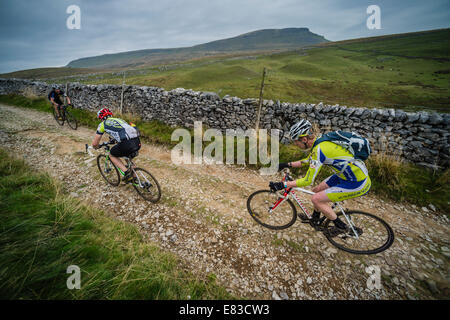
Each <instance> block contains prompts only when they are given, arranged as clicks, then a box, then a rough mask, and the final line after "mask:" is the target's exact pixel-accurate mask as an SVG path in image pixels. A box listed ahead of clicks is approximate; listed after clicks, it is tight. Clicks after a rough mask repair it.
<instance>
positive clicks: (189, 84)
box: [0, 29, 450, 112]
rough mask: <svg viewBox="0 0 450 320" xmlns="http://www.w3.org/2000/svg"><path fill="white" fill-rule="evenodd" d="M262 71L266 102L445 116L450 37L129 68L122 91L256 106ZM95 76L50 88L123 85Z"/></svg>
mask: <svg viewBox="0 0 450 320" xmlns="http://www.w3.org/2000/svg"><path fill="white" fill-rule="evenodd" d="M250 35H251V34H250ZM243 36H244V35H243ZM243 36H242V37H243ZM257 36H258V34H253V35H251V37H257ZM242 39H244V38H241V40H242ZM230 41H231V40H230ZM233 41H234V40H233ZM250 42H252V41H249V43H250ZM208 45H209V46H218V47H220V45H221V44H220V41H217V42H216V43H215V44H214V42H213V43H210V44H208ZM235 45H236V46H239V44H238V43H236V44H235ZM174 50H175V49H174ZM264 67H266V68H267V70H268V73H267V77H266V86H265V89H264V98H265V99H272V100H280V101H288V102H309V103H318V102H320V101H322V102H324V103H330V104H336V103H338V104H342V105H347V106H365V107H381V108H383V107H394V108H401V109H405V110H424V109H425V110H436V111H440V112H449V106H450V95H449V90H448V88H449V87H450V29H444V30H432V31H425V32H416V33H406V34H397V35H387V36H380V37H372V38H362V39H352V40H346V41H339V42H327V43H321V44H318V45H314V46H309V47H307V48H301V49H297V50H291V51H288V52H281V53H265V54H262V53H255V52H253V53H248V52H244V51H236V52H233V53H231V52H230V53H223V54H222V55H220V56H212V57H211V56H208V57H197V58H195V59H190V60H187V61H183V62H177V63H172V64H166V63H164V64H161V65H157V66H145V67H142V66H141V67H136V68H134V69H133V68H128V69H127V71H126V83H127V84H134V85H146V86H158V87H163V88H165V89H166V90H171V89H174V88H178V87H182V88H186V89H194V90H198V91H215V92H217V93H218V94H219V95H220V96H224V95H226V94H228V95H231V96H238V97H241V98H246V97H254V98H257V97H259V86H260V83H261V74H262V70H263V68H264ZM64 70H65V71H64V72H68V70H70V68H64ZM72 70H74V69H72ZM82 70H87V69H82ZM94 70H97V73H96V74H93V75H89V74H84V75H80V76H79V77H70V78H61V77H60V75H59V74H56V72H55V73H54V76H48V77H49V78H50V79H48V81H50V82H64V81H71V82H73V81H79V82H82V83H86V84H98V83H109V84H121V83H122V79H123V77H122V74H121V73H120V72H117V70H116V71H114V72H111V71H109V72H107V70H104V69H103V70H101V69H94ZM27 71H29V70H26V71H23V72H27ZM76 73H77V71H76V70H74V72H73V73H72V74H76ZM99 73H102V74H99ZM49 74H50V73H46V75H49ZM4 76H5V75H0V77H4ZM24 78H27V77H25V76H24Z"/></svg>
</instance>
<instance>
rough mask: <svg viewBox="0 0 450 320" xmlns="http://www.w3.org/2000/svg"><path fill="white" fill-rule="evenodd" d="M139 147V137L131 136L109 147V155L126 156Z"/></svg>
mask: <svg viewBox="0 0 450 320" xmlns="http://www.w3.org/2000/svg"><path fill="white" fill-rule="evenodd" d="M140 148H141V141H140V140H139V138H133V139H129V140H125V141H122V142H120V143H118V144H116V145H115V146H114V147H112V148H111V152H110V153H111V155H112V156H114V157H128V156H129V155H130V154H132V153H133V152H135V151H138V150H139V149H140Z"/></svg>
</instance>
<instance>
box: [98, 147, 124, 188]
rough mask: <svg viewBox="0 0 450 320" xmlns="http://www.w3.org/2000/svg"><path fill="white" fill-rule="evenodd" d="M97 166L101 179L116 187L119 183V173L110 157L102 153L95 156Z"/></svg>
mask: <svg viewBox="0 0 450 320" xmlns="http://www.w3.org/2000/svg"><path fill="white" fill-rule="evenodd" d="M97 166H98V170H100V174H101V175H102V177H103V179H105V180H106V182H108V183H109V184H110V185H112V186H115V187H117V186H118V185H119V184H120V174H119V170H117V168H116V166H115V165H114V164H113V163H112V162H111V159H109V158H106V156H105V155H104V154H101V155H99V156H98V157H97Z"/></svg>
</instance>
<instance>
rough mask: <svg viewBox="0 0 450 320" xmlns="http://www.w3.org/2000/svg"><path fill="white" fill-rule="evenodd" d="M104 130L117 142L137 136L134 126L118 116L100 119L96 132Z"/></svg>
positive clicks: (101, 132) (99, 132) (100, 132)
mask: <svg viewBox="0 0 450 320" xmlns="http://www.w3.org/2000/svg"><path fill="white" fill-rule="evenodd" d="M105 132H106V133H107V134H109V135H110V136H111V138H113V139H115V140H116V141H117V142H122V141H125V140H130V139H133V138H137V137H138V136H139V133H138V131H137V130H136V128H135V127H133V126H131V125H129V124H128V123H126V122H125V121H124V120H122V119H119V118H108V119H106V120H105V121H102V122H101V123H100V124H99V125H98V127H97V133H98V134H104V133H105Z"/></svg>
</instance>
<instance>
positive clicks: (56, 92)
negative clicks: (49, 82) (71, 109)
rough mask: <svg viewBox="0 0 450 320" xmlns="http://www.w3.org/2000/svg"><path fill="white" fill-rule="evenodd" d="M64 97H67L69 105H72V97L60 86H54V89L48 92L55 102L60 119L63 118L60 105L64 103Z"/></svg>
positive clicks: (51, 100) (53, 102) (49, 97)
mask: <svg viewBox="0 0 450 320" xmlns="http://www.w3.org/2000/svg"><path fill="white" fill-rule="evenodd" d="M64 97H66V98H67V102H68V104H69V105H72V103H71V101H70V98H69V97H68V96H67V95H66V94H65V93H64V91H62V90H61V89H59V88H52V91H50V93H49V94H48V100H50V102H51V103H52V104H53V107H54V108H55V111H56V114H57V115H58V118H59V120H62V117H61V114H60V113H59V107H60V106H62V105H63V104H64V102H63V101H62V100H64Z"/></svg>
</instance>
